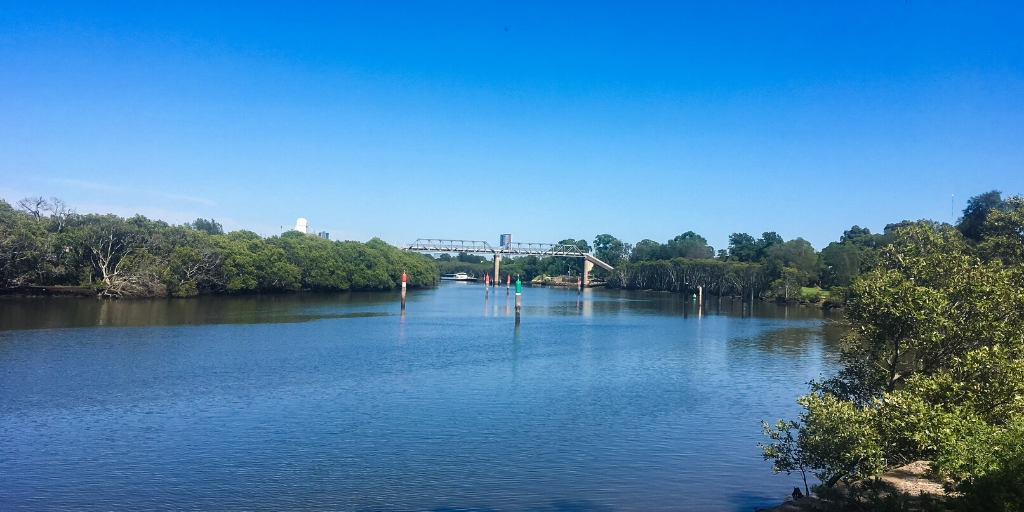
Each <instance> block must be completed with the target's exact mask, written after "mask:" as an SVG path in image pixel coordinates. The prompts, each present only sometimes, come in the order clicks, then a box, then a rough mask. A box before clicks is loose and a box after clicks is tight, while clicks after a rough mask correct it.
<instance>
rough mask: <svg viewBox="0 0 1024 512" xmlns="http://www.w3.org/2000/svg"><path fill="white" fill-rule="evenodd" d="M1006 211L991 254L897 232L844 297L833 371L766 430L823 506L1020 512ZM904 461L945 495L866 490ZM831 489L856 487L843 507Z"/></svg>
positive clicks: (1018, 274) (943, 235)
mask: <svg viewBox="0 0 1024 512" xmlns="http://www.w3.org/2000/svg"><path fill="white" fill-rule="evenodd" d="M1012 204H1015V205H1016V206H1015V207H1014V209H1009V210H1008V211H1005V212H999V213H998V214H993V215H992V216H991V217H990V219H991V220H992V221H993V222H999V223H1000V224H999V225H998V226H997V227H998V230H997V229H995V228H992V229H990V230H988V232H997V233H999V235H1000V236H1002V237H1003V238H1001V239H1000V240H999V244H996V243H994V242H991V241H990V240H986V239H984V238H982V240H980V242H979V243H978V244H977V245H972V244H971V243H969V242H968V241H966V240H965V239H964V237H963V236H962V235H961V234H960V233H959V232H958V231H955V230H952V229H949V228H941V227H937V226H935V225H929V224H925V223H920V224H917V225H911V226H907V227H905V228H902V229H900V230H897V232H896V233H895V240H894V242H893V243H892V245H890V246H888V247H886V248H884V249H882V250H881V251H880V253H879V257H878V264H877V267H876V268H875V269H874V270H872V271H870V272H867V273H865V274H863V275H861V276H860V277H858V278H857V279H856V280H854V282H853V284H852V286H851V287H850V288H849V290H843V292H844V293H849V296H850V298H849V300H848V301H847V308H846V316H847V319H848V320H849V321H850V322H851V324H852V325H853V327H854V329H853V332H852V333H851V335H849V336H848V337H847V338H846V340H845V341H844V346H843V349H842V352H841V358H842V362H843V367H842V369H841V370H840V371H839V372H838V374H837V375H836V376H834V377H832V378H829V379H825V380H821V381H818V382H813V383H812V392H811V393H809V394H808V395H805V396H803V397H801V398H800V399H799V400H798V402H799V403H800V405H801V406H802V407H803V408H804V411H803V413H801V415H800V417H799V418H798V419H797V420H796V421H780V422H779V423H777V424H776V425H775V426H774V427H773V426H770V425H767V424H764V425H763V427H764V431H765V434H766V435H767V436H768V437H769V439H770V440H771V442H770V443H768V444H765V445H761V448H762V449H763V451H764V457H765V459H766V460H771V461H772V462H773V465H774V470H775V471H776V472H787V473H789V472H793V471H800V472H803V473H805V474H806V473H808V472H809V473H811V474H813V475H814V476H816V477H817V478H818V479H819V480H820V481H821V482H822V483H823V485H822V486H821V487H819V492H818V494H819V496H822V497H824V498H826V500H825V501H826V503H827V504H828V505H829V506H830V507H838V508H833V509H834V510H913V509H917V510H1000V511H1003V510H1022V507H1024V476H1022V475H1024V471H1022V470H1024V462H1022V461H1024V275H1022V265H1021V263H1022V262H1021V261H1020V259H1019V258H1020V254H1021V252H1020V251H1019V246H1018V245H1017V244H1018V242H1019V241H1018V240H1017V239H1016V238H1014V236H1016V235H1014V233H1015V231H1013V230H1012V229H1009V228H1007V227H1006V226H1005V224H1006V223H1007V222H1010V221H1008V220H1007V219H1011V220H1013V219H1017V220H1016V221H1015V222H1017V224H1016V225H1017V228H1016V229H1017V231H1016V233H1022V232H1024V230H1022V229H1021V227H1022V225H1021V223H1020V215H1019V213H1020V211H1021V206H1022V205H1021V203H1020V202H1019V201H1018V202H1016V203H1012ZM1014 215H1017V217H1014ZM986 226H988V225H986ZM986 226H983V227H982V228H981V232H982V233H985V232H986ZM993 247H1002V248H1003V249H1002V250H1000V251H997V250H995V249H993ZM979 248H980V249H979ZM985 251H987V252H985ZM915 460H928V461H931V464H932V470H933V471H934V472H935V473H937V474H939V475H942V476H946V477H948V478H950V479H951V481H952V482H953V483H952V484H951V489H950V490H952V491H955V492H956V494H954V495H953V496H952V497H951V498H949V499H947V500H945V501H944V502H937V501H935V500H929V499H924V500H919V499H914V500H907V499H905V498H906V497H900V496H899V495H898V494H897V493H894V492H890V491H886V490H884V489H883V487H884V486H882V484H877V483H875V484H872V483H870V481H868V482H869V483H863V482H864V481H865V479H868V478H869V477H871V476H873V475H876V474H878V473H879V472H881V471H884V470H885V469H887V468H890V467H896V466H901V465H904V464H907V463H909V462H912V461H915ZM839 481H845V482H847V483H854V482H862V483H860V484H858V485H857V486H854V487H853V488H848V489H860V490H858V491H854V492H848V493H847V496H846V497H845V498H842V497H837V496H839V495H837V494H835V493H834V492H832V491H830V490H829V489H832V488H833V487H834V486H835V484H836V483H838V482H839ZM858 493H859V494H858ZM872 493H873V494H872ZM864 507H869V508H864ZM870 507H874V508H870ZM900 507H903V508H900Z"/></svg>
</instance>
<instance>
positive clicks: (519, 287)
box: [516, 279, 523, 293]
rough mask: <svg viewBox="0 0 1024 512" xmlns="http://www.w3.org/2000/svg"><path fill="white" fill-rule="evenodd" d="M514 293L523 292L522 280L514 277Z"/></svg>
mask: <svg viewBox="0 0 1024 512" xmlns="http://www.w3.org/2000/svg"><path fill="white" fill-rule="evenodd" d="M516 293H523V282H522V281H520V280H518V279H516Z"/></svg>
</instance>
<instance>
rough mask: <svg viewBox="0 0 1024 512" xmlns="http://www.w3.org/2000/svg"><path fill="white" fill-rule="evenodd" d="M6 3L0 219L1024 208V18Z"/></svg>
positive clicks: (485, 217)
mask: <svg viewBox="0 0 1024 512" xmlns="http://www.w3.org/2000/svg"><path fill="white" fill-rule="evenodd" d="M153 3H154V2H136V3H133V4H124V5H92V4H90V3H88V2H73V3H68V4H46V3H44V2H16V3H15V2H9V1H4V2H0V197H2V198H5V199H6V200H8V201H9V202H14V201H16V200H17V199H20V198H21V197H25V196H29V195H44V196H58V197H60V198H62V199H64V200H66V201H68V202H69V203H71V204H72V205H74V206H76V207H77V208H78V210H79V211H80V212H99V213H116V214H119V215H125V216H127V215H132V214H134V213H136V212H138V213H142V214H144V215H147V216H149V217H153V218H160V219H164V220H167V221H170V222H177V223H181V222H185V221H188V220H192V219H194V218H196V217H200V216H201V217H205V218H210V217H212V218H215V219H217V220H218V221H221V222H222V223H223V224H224V226H225V228H227V229H242V228H245V229H250V230H253V231H256V232H258V233H261V234H264V235H270V234H276V233H278V232H279V231H280V227H281V226H285V228H286V229H287V228H288V227H290V226H294V223H295V219H296V218H298V217H305V218H307V219H309V221H310V225H311V227H312V228H314V229H317V230H328V231H330V232H331V233H332V238H334V239H337V238H342V239H355V240H367V239H368V238H370V237H372V236H380V237H382V238H383V239H385V240H386V241H388V242H392V243H405V242H410V241H412V240H414V239H416V238H419V237H448V238H472V239H485V240H488V241H490V242H493V243H496V242H497V239H498V235H499V234H500V233H507V232H510V233H513V234H514V235H515V239H516V241H524V242H526V241H538V242H543V241H557V240H559V239H563V238H569V237H572V238H581V237H585V238H587V239H588V240H593V238H594V236H595V235H597V234H600V233H611V234H612V235H615V236H617V237H619V238H621V239H623V240H624V241H627V242H630V243H635V242H637V241H639V240H641V239H644V238H651V239H653V240H657V241H661V242H664V241H665V240H667V239H669V238H671V237H672V236H674V235H677V234H679V233H682V232H684V231H688V230H693V231H696V232H698V233H700V234H702V235H704V236H705V237H706V238H707V239H708V240H709V242H710V243H711V244H712V245H713V246H715V247H716V248H723V247H725V246H726V243H727V242H726V241H727V237H728V235H729V234H730V233H732V232H748V233H751V234H754V235H755V236H757V235H759V234H760V233H761V232H763V231H768V230H773V231H777V232H779V233H780V234H781V235H782V236H783V237H785V238H786V239H790V238H795V237H797V236H802V237H804V238H806V239H807V240H810V241H811V243H812V244H813V245H814V246H815V248H817V249H821V248H822V247H823V246H824V245H826V244H828V242H830V241H832V240H836V239H838V237H839V236H840V235H841V234H842V231H843V230H844V229H848V228H849V227H850V226H851V225H853V224H859V225H861V226H867V227H870V228H871V229H872V231H879V230H881V228H882V227H883V226H884V225H885V224H886V223H889V222H896V221H900V220H903V219H919V218H932V219H936V220H942V221H949V220H951V215H950V210H951V205H950V200H951V195H953V194H955V208H956V210H957V212H958V213H959V210H961V209H962V208H963V207H964V202H965V200H966V199H967V198H968V197H969V196H972V195H976V194H979V193H982V192H985V191H987V190H990V189H993V188H997V189H1000V190H1002V191H1003V192H1004V193H1024V28H1022V27H1024V16H1022V14H1024V11H1022V7H1021V5H1022V4H1020V3H1019V2H956V3H951V2H949V3H947V2H933V1H924V0H911V1H903V0H899V1H884V2H883V1H861V2H821V1H818V2H708V1H702V2H694V3H688V4H677V3H671V4H656V3H637V2H614V3H599V2H584V3H576V4H568V3H564V4H559V5H552V4H555V2H540V3H535V4H528V3H525V2H507V3H499V2H479V1H476V2H451V1H444V2H410V3H384V2H359V3H352V4H349V5H342V6H334V7H331V6H324V5H316V4H301V3H297V2H281V3H278V4H257V3H255V2H245V3H238V4H226V3H225V4H220V5H219V6H216V7H210V6H209V5H208V3H207V2H203V3H199V4H195V5H191V6H188V5H186V4H184V3H173V5H172V6H169V7H154V6H152V5H150V4H153Z"/></svg>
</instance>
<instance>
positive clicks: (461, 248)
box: [402, 238, 498, 253]
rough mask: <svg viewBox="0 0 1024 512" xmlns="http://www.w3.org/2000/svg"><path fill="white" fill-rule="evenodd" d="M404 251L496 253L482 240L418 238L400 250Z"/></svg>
mask: <svg viewBox="0 0 1024 512" xmlns="http://www.w3.org/2000/svg"><path fill="white" fill-rule="evenodd" d="M402 249H403V250H406V251H424V252H466V253H470V252H489V253H494V252H498V251H496V250H495V249H494V248H493V247H491V244H488V243H487V242H484V241H483V240H452V239H445V238H420V239H417V240H416V241H415V242H413V243H411V244H409V245H408V246H406V247H403V248H402Z"/></svg>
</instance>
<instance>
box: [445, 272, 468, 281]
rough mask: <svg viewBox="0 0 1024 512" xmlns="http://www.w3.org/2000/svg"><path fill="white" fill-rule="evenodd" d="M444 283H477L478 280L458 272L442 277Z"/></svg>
mask: <svg viewBox="0 0 1024 512" xmlns="http://www.w3.org/2000/svg"><path fill="white" fill-rule="evenodd" d="M441 280H442V281H476V278H474V277H473V276H471V275H469V274H467V273H465V272H457V273H455V274H445V275H443V276H441Z"/></svg>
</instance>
